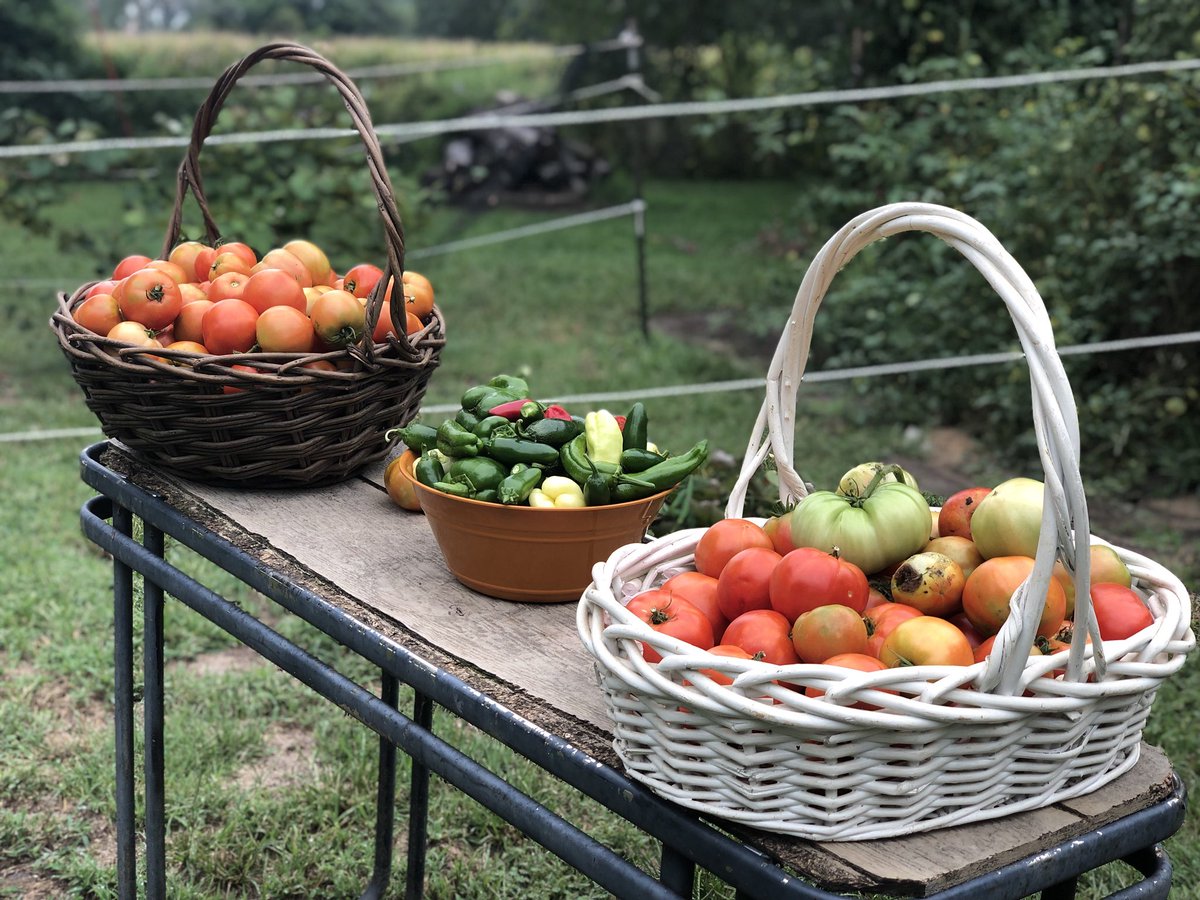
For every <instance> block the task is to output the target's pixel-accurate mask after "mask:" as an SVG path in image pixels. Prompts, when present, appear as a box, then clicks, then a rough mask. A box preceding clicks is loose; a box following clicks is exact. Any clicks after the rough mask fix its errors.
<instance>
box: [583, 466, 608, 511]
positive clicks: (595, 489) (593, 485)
mask: <svg viewBox="0 0 1200 900" xmlns="http://www.w3.org/2000/svg"><path fill="white" fill-rule="evenodd" d="M588 462H591V460H588ZM591 466H592V473H591V474H590V475H588V477H587V478H586V479H585V480H584V482H583V502H584V503H585V504H587V505H588V506H604V505H605V504H607V503H609V502H610V501H611V500H612V492H613V481H614V478H613V476H612V475H606V474H604V473H603V472H601V471H600V470H599V469H597V468H596V464H595V463H591Z"/></svg>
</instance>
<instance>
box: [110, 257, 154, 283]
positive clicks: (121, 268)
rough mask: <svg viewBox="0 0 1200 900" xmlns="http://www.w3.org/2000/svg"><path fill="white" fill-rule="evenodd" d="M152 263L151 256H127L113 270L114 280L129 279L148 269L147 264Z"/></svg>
mask: <svg viewBox="0 0 1200 900" xmlns="http://www.w3.org/2000/svg"><path fill="white" fill-rule="evenodd" d="M150 261H151V260H150V257H149V256H140V255H138V254H136V253H135V254H133V255H132V256H126V257H125V258H124V259H122V260H121V261H120V262H119V263H117V265H116V268H114V269H113V273H112V280H113V281H121V280H122V279H124V278H128V277H129V276H130V275H132V274H133V273H134V272H136V271H137V270H138V269H144V268H146V263H148V262H150Z"/></svg>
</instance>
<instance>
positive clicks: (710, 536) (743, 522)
mask: <svg viewBox="0 0 1200 900" xmlns="http://www.w3.org/2000/svg"><path fill="white" fill-rule="evenodd" d="M771 546H772V545H771V539H770V538H769V537H767V533H766V532H765V531H763V530H762V526H760V525H757V524H755V523H754V522H751V521H750V520H749V519H721V520H720V521H719V522H716V523H714V524H712V525H710V526H709V527H708V528H707V529H705V531H704V534H702V535H701V536H700V540H699V541H698V542H697V544H696V571H697V572H702V573H703V574H705V575H711V576H712V577H713V578H717V577H719V576H720V574H721V570H722V569H723V568H725V564H726V563H727V562H729V560H731V559H732V558H733V556H734V554H735V553H740V552H741V551H742V550H746V549H748V548H750V547H766V548H767V549H771Z"/></svg>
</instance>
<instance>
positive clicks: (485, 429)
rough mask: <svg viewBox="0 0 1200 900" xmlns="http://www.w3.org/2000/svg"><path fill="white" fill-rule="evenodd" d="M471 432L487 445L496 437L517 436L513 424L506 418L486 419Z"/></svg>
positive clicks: (491, 417)
mask: <svg viewBox="0 0 1200 900" xmlns="http://www.w3.org/2000/svg"><path fill="white" fill-rule="evenodd" d="M471 431H472V432H473V433H474V434H475V436H476V437H478V438H480V439H481V440H483V441H484V442H485V443H486V442H487V441H489V440H491V439H492V438H496V437H516V436H517V432H516V429H514V428H513V425H512V422H510V421H508V419H506V418H504V416H488V417H487V418H486V419H480V420H479V424H478V425H476V426H475V427H474V428H472V429H471Z"/></svg>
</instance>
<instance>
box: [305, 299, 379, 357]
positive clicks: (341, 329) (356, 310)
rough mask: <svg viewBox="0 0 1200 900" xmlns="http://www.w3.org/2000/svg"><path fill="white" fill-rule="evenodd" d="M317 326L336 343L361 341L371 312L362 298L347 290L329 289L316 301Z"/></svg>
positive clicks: (323, 336) (328, 341)
mask: <svg viewBox="0 0 1200 900" xmlns="http://www.w3.org/2000/svg"><path fill="white" fill-rule="evenodd" d="M312 322H313V328H314V329H315V330H316V332H317V337H319V338H320V339H321V340H323V341H325V343H326V344H328V345H330V346H332V347H349V346H350V345H352V344H357V343H358V341H359V339H360V338H361V337H362V335H363V332H364V331H366V330H367V314H366V310H365V309H363V305H362V304H361V303H360V302H359V301H358V298H357V297H355V296H354V295H353V294H351V293H349V292H347V291H326V292H325V293H323V294H322V295H321V296H320V297H318V298H317V299H316V300H314V301H313V305H312Z"/></svg>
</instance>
